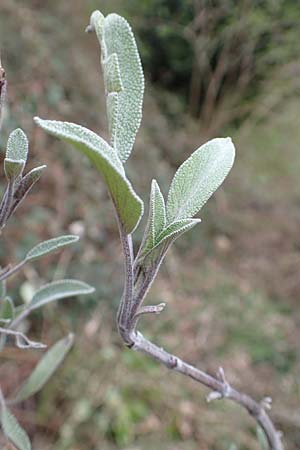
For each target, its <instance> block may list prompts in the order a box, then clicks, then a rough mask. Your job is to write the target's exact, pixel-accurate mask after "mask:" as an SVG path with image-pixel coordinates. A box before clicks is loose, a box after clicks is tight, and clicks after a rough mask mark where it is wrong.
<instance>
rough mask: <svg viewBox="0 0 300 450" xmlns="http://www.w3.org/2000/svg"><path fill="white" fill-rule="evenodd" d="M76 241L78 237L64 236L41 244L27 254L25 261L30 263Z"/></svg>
mask: <svg viewBox="0 0 300 450" xmlns="http://www.w3.org/2000/svg"><path fill="white" fill-rule="evenodd" d="M78 239H79V237H78V236H75V235H65V236H60V237H57V238H53V239H49V240H47V241H44V242H41V243H40V244H37V245H36V246H35V247H33V248H32V249H31V250H30V251H29V252H28V253H27V255H26V257H25V260H26V261H32V260H33V259H36V258H40V257H41V256H43V255H46V254H47V253H50V252H53V251H55V250H58V249H59V248H61V247H65V246H66V245H69V244H72V243H73V242H77V241H78Z"/></svg>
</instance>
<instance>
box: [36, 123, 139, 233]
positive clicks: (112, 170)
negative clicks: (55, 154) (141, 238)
mask: <svg viewBox="0 0 300 450" xmlns="http://www.w3.org/2000/svg"><path fill="white" fill-rule="evenodd" d="M35 122H36V123H37V125H39V126H40V127H41V128H43V129H44V130H45V131H47V132H48V133H50V134H52V135H53V136H56V137H59V138H61V139H63V140H65V141H67V142H69V143H71V144H72V145H73V146H74V147H75V148H76V149H77V150H79V151H80V152H82V153H84V154H85V155H86V156H87V157H88V158H89V159H90V160H91V162H92V163H93V164H94V166H95V167H96V168H97V169H98V171H99V172H100V173H101V174H102V176H103V177H104V180H105V181H106V184H107V186H108V189H109V192H110V194H111V196H112V199H113V202H114V204H115V206H116V209H117V211H118V214H119V216H120V220H121V222H122V225H123V226H124V229H125V231H126V232H127V233H132V231H133V230H134V229H135V228H136V227H137V225H138V223H139V221H140V218H141V216H142V214H143V202H142V200H141V199H140V198H139V197H138V196H137V194H136V193H135V192H134V190H133V188H132V186H131V184H130V182H129V180H128V179H127V178H126V175H125V173H124V168H123V166H122V163H121V161H120V160H119V158H118V156H117V154H116V153H115V150H114V149H113V148H112V147H110V146H109V145H108V144H107V142H105V141H104V140H103V139H102V138H101V137H100V136H98V135H97V134H95V133H93V132H92V131H90V130H88V129H87V128H84V127H81V126H79V125H76V124H72V123H68V122H58V121H55V120H42V119H39V118H35Z"/></svg>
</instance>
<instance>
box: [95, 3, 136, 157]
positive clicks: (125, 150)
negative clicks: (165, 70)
mask: <svg viewBox="0 0 300 450" xmlns="http://www.w3.org/2000/svg"><path fill="white" fill-rule="evenodd" d="M90 23H91V27H92V28H93V29H95V30H96V33H97V37H98V39H99V42H100V45H101V49H102V67H103V72H104V79H105V80H106V90H107V92H112V87H110V85H111V84H112V83H111V81H110V79H111V76H112V74H111V73H109V69H110V68H111V66H107V59H109V58H111V56H112V55H116V58H115V57H113V58H114V60H115V61H117V62H118V71H119V73H120V79H121V83H119V84H118V85H117V89H116V90H115V91H117V90H118V91H119V93H118V107H117V118H116V126H115V127H111V126H110V128H111V129H113V132H114V133H113V135H112V143H114V146H115V148H116V149H117V152H118V154H119V157H120V159H121V160H122V161H123V162H125V161H126V160H127V158H128V157H129V155H130V153H131V150H132V147H133V144H134V141H135V137H136V134H137V132H138V129H139V127H140V124H141V120H142V107H143V96H144V75H143V69H142V64H141V60H140V56H139V53H138V49H137V46H136V42H135V38H134V35H133V33H132V30H131V28H130V25H129V24H128V22H127V21H126V20H125V19H124V18H123V17H121V16H118V15H117V14H109V15H108V16H107V17H105V18H104V17H103V15H102V14H101V13H100V12H99V11H95V12H94V13H93V14H92V16H91V21H90ZM116 73H117V71H115V72H114V77H115V74H116ZM121 86H122V90H120V87H121Z"/></svg>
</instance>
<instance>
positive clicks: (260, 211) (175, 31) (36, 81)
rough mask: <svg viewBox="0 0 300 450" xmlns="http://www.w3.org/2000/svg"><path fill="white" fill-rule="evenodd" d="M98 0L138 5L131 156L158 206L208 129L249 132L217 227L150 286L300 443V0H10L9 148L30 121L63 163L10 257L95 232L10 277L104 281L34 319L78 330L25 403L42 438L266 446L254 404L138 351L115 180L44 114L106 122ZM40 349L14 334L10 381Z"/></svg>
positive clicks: (159, 323) (161, 337)
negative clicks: (210, 393)
mask: <svg viewBox="0 0 300 450" xmlns="http://www.w3.org/2000/svg"><path fill="white" fill-rule="evenodd" d="M94 9H101V10H102V12H104V13H105V14H107V13H109V12H117V13H119V14H121V15H124V16H125V17H126V18H127V19H128V20H129V21H130V23H131V25H132V27H133V29H134V31H135V34H136V36H137V40H138V45H139V49H140V52H141V56H142V60H143V64H144V68H145V75H146V98H145V106H144V119H143V126H142V129H141V131H140V132H139V135H138V140H137V143H136V147H135V151H134V153H133V155H132V157H131V159H130V161H129V162H128V171H129V174H130V177H131V179H132V181H133V183H134V185H135V187H136V190H137V192H139V194H141V195H142V196H143V198H144V200H145V202H146V204H147V203H148V193H149V187H150V182H151V178H152V177H155V178H157V179H158V181H159V183H160V185H161V186H162V187H163V189H164V192H166V189H167V187H168V184H169V181H170V179H171V177H172V175H173V173H174V171H175V169H176V167H177V166H178V165H179V164H180V163H181V162H182V161H183V160H184V159H185V158H186V157H187V156H188V155H189V154H190V153H191V151H193V150H194V149H195V148H197V147H198V146H199V145H200V144H201V143H203V142H204V141H205V140H207V139H208V138H210V137H215V136H225V135H230V136H232V138H233V140H234V142H235V144H236V147H237V160H236V164H235V167H234V169H233V171H232V173H231V175H230V177H229V178H228V180H227V181H226V183H225V185H224V187H223V188H222V189H221V190H219V191H218V192H217V194H216V195H215V196H214V198H213V199H212V200H211V201H210V202H209V204H208V205H206V206H205V208H204V209H203V211H202V214H201V217H202V220H203V222H202V224H201V226H199V227H196V228H195V229H193V230H192V231H191V232H189V234H188V235H187V236H185V237H184V238H182V239H180V240H179V241H178V243H177V244H176V246H175V247H174V248H173V249H172V250H171V251H170V252H169V254H168V257H167V259H166V262H165V263H164V266H163V269H162V273H161V274H160V276H159V278H158V280H157V281H156V283H155V285H154V287H153V289H152V290H151V292H150V295H149V301H150V300H151V301H152V302H154V301H157V302H159V301H162V300H163V301H166V302H167V304H168V308H167V310H166V311H165V312H164V313H163V315H161V316H160V317H159V318H153V319H151V318H150V319H147V320H143V321H142V322H141V325H142V328H143V332H145V333H146V334H147V335H148V336H150V337H153V339H154V340H155V341H156V342H157V343H159V344H160V345H163V346H165V347H166V348H168V349H170V350H171V351H173V352H176V353H178V355H181V356H182V357H184V358H185V359H186V360H188V361H190V362H192V363H195V364H197V365H198V366H199V367H203V368H204V369H206V370H208V371H211V372H214V371H215V370H216V369H217V367H218V366H219V365H222V366H223V367H224V368H225V371H226V372H227V376H228V378H229V379H230V381H231V382H232V383H233V384H234V385H236V386H237V387H239V388H241V389H242V390H245V391H247V392H248V393H249V394H251V395H253V396H254V397H255V398H258V399H259V398H262V397H263V396H264V395H270V396H272V397H273V400H274V407H273V417H274V420H275V422H276V425H277V426H278V428H279V429H281V430H282V431H283V433H284V436H285V444H286V448H287V449H289V450H296V449H300V377H299V373H300V346H299V342H300V309H299V296H300V278H299V267H300V241H299V228H300V208H299V207H300V190H299V172H300V154H299V143H300V127H299V103H300V76H299V75H300V56H299V55H300V39H299V22H300V9H299V4H298V2H297V1H296V2H295V1H294V0H265V1H260V0H252V1H250V0H130V1H124V0H101V1H100V0H97V1H96V0H86V1H83V0H73V1H72V2H70V1H69V2H68V1H63V2H62V1H58V0H51V1H50V0H22V1H20V0H1V4H0V48H1V53H2V55H1V56H2V60H3V65H4V66H5V68H6V71H7V77H8V80H9V92H8V105H7V111H6V118H5V122H4V129H3V133H2V136H1V138H2V141H1V142H0V145H1V148H2V149H4V146H5V142H6V140H7V136H8V134H9V132H10V131H11V130H12V129H13V128H15V127H17V126H21V127H22V128H23V129H24V130H25V131H26V133H27V134H28V135H29V136H30V141H31V160H30V164H31V165H32V166H33V165H34V164H37V163H39V164H41V163H46V164H47V165H48V170H47V173H46V175H44V176H43V178H42V180H41V181H40V183H39V188H35V191H34V193H33V194H31V196H30V197H28V200H27V201H26V202H25V203H24V204H23V205H22V207H20V209H19V210H18V213H17V215H16V217H15V218H14V220H13V222H12V224H11V227H10V230H8V232H6V233H5V236H4V237H3V238H2V246H1V248H0V257H1V265H2V264H4V263H7V262H8V261H9V262H11V261H17V260H18V259H19V258H20V257H21V255H23V254H24V253H25V252H26V250H27V249H29V248H30V247H31V246H32V245H33V244H34V243H36V242H38V241H40V240H41V239H43V238H50V237H54V236H56V235H59V234H60V233H65V232H72V233H79V234H80V235H81V236H82V239H81V242H80V244H79V245H77V246H76V247H74V248H72V249H67V250H65V251H64V252H63V253H62V254H60V255H59V256H54V257H53V256H51V257H50V256H49V257H48V259H46V260H42V262H41V263H39V265H33V266H31V267H26V269H25V270H24V272H23V273H22V274H21V275H20V276H19V277H15V278H14V280H12V282H11V284H10V289H11V291H12V292H14V294H15V296H16V297H17V298H18V299H19V301H20V302H22V301H26V298H28V295H30V292H31V291H32V290H33V289H34V288H36V286H39V284H40V283H41V282H42V281H48V280H51V279H53V278H59V277H63V276H65V275H67V276H69V277H71V276H74V277H79V278H81V279H82V280H85V281H87V282H89V283H91V284H92V285H94V286H95V287H96V288H97V292H96V294H95V295H94V296H91V297H89V298H88V299H87V298H84V299H82V300H80V299H79V300H74V301H73V300H67V301H65V302H64V303H60V304H58V305H49V306H48V307H47V308H46V309H44V310H43V313H40V314H43V320H42V321H41V320H40V319H41V316H39V317H38V319H39V320H38V321H36V323H35V320H34V317H33V320H32V321H31V328H30V333H31V335H32V336H33V335H35V334H36V336H38V339H40V338H41V339H43V341H45V342H47V343H49V345H50V344H51V343H53V342H54V341H55V339H57V338H59V337H62V336H63V335H65V334H66V333H67V331H68V330H70V329H71V330H73V331H75V333H76V336H77V337H76V341H75V346H74V349H73V351H72V353H71V354H70V356H69V357H68V359H67V361H66V363H65V364H64V366H63V367H62V368H61V369H60V371H59V372H58V374H57V375H56V376H55V377H54V378H53V379H52V380H51V382H50V383H49V384H48V385H47V387H46V388H45V389H44V390H43V391H42V392H41V393H40V394H39V395H37V396H36V397H35V398H34V399H33V400H30V401H27V402H25V403H24V404H23V405H22V408H18V409H15V410H14V412H15V414H16V415H17V416H18V418H19V419H20V421H21V422H22V424H23V425H24V426H25V427H26V429H27V430H29V432H30V434H31V436H32V439H33V442H34V449H38V448H42V449H43V450H46V449H50V448H51V449H55V450H82V449H89V450H90V449H91V450H92V449H93V450H94V449H95V450H100V449H101V450H115V449H122V450H125V449H126V450H156V449H158V448H160V449H164V450H192V449H201V450H234V449H238V450H255V449H257V448H258V444H257V441H256V437H255V428H254V424H253V422H252V421H251V419H250V418H249V417H248V416H247V414H246V413H243V412H241V410H240V408H239V407H237V406H235V405H232V404H230V403H226V402H215V403H214V404H212V405H207V404H206V401H205V395H206V392H205V390H204V389H202V388H201V387H200V386H198V385H196V384H195V383H194V382H193V381H191V380H187V379H184V378H183V377H180V376H179V375H176V374H173V373H169V372H168V371H167V370H165V369H164V368H162V367H160V366H158V365H157V364H156V363H154V362H153V361H150V360H148V359H146V358H145V357H143V356H142V355H136V354H134V353H133V352H131V351H130V350H126V349H124V347H123V346H122V344H121V341H120V339H119V337H118V335H117V333H116V326H115V319H114V316H115V313H116V308H117V304H118V301H119V298H120V294H121V291H122V283H123V262H122V259H121V249H120V244H119V239H118V232H117V228H116V224H115V221H114V217H113V211H112V207H111V204H110V201H109V199H108V196H107V193H106V190H105V188H104V184H103V183H102V181H101V180H100V179H99V178H98V175H97V174H96V173H95V171H93V170H90V168H89V164H88V163H87V161H86V160H84V159H83V158H82V157H81V156H80V155H77V154H76V153H75V152H73V151H69V149H68V147H67V146H65V145H63V144H61V143H59V142H58V141H54V140H53V139H50V138H49V137H47V136H46V135H45V134H43V132H41V131H40V130H38V129H36V128H35V127H34V126H33V122H32V117H33V116H34V115H40V116H41V117H47V118H52V119H62V120H69V121H74V122H78V123H81V124H83V125H86V126H88V127H90V128H91V129H94V130H95V131H97V132H100V134H102V135H103V136H107V124H106V116H105V108H104V95H103V94H104V92H103V83H102V78H101V74H100V70H99V50H98V44H97V42H96V39H95V37H94V36H93V35H85V34H84V33H83V31H84V28H85V26H86V25H87V23H88V18H89V15H90V13H91V12H92V11H93V10H94ZM2 158H3V154H2ZM1 176H2V179H4V175H3V173H2V174H1ZM20 224H22V225H21V226H20ZM141 229H142V227H141V226H140V227H139V230H138V231H137V233H136V243H138V242H139V240H140V238H141ZM12 242H17V246H15V245H12ZM40 323H42V326H40V325H39V324H40ZM37 359H38V354H36V353H35V352H34V351H29V352H26V353H25V352H23V351H20V350H16V349H14V348H7V349H6V350H5V352H4V353H2V354H1V370H0V382H1V385H2V386H3V388H4V390H5V392H6V393H10V392H12V391H14V389H15V388H16V386H17V385H19V384H20V382H21V381H22V380H23V379H24V377H25V376H26V374H28V373H29V371H30V370H31V368H32V367H34V365H35V364H36V361H37Z"/></svg>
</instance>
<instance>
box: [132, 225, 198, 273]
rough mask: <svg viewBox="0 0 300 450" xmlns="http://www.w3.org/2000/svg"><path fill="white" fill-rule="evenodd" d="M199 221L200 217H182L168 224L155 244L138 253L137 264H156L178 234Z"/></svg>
mask: <svg viewBox="0 0 300 450" xmlns="http://www.w3.org/2000/svg"><path fill="white" fill-rule="evenodd" d="M200 222H201V220H200V219H182V220H178V221H177V222H173V223H171V224H170V225H168V226H167V227H166V228H165V229H164V230H163V231H162V232H161V233H160V234H159V236H158V237H157V239H156V243H155V245H154V246H153V247H152V248H149V249H148V251H147V252H146V251H144V252H143V253H140V255H138V259H137V262H138V265H140V266H144V267H146V266H151V265H153V264H157V263H158V261H159V260H160V259H161V258H162V257H164V256H165V254H166V253H167V250H168V249H169V247H170V245H171V244H172V243H173V242H174V241H175V240H176V239H177V238H178V237H179V236H181V235H182V234H183V233H185V232H186V231H188V230H190V229H191V228H193V227H194V226H195V225H197V224H198V223H200Z"/></svg>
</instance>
